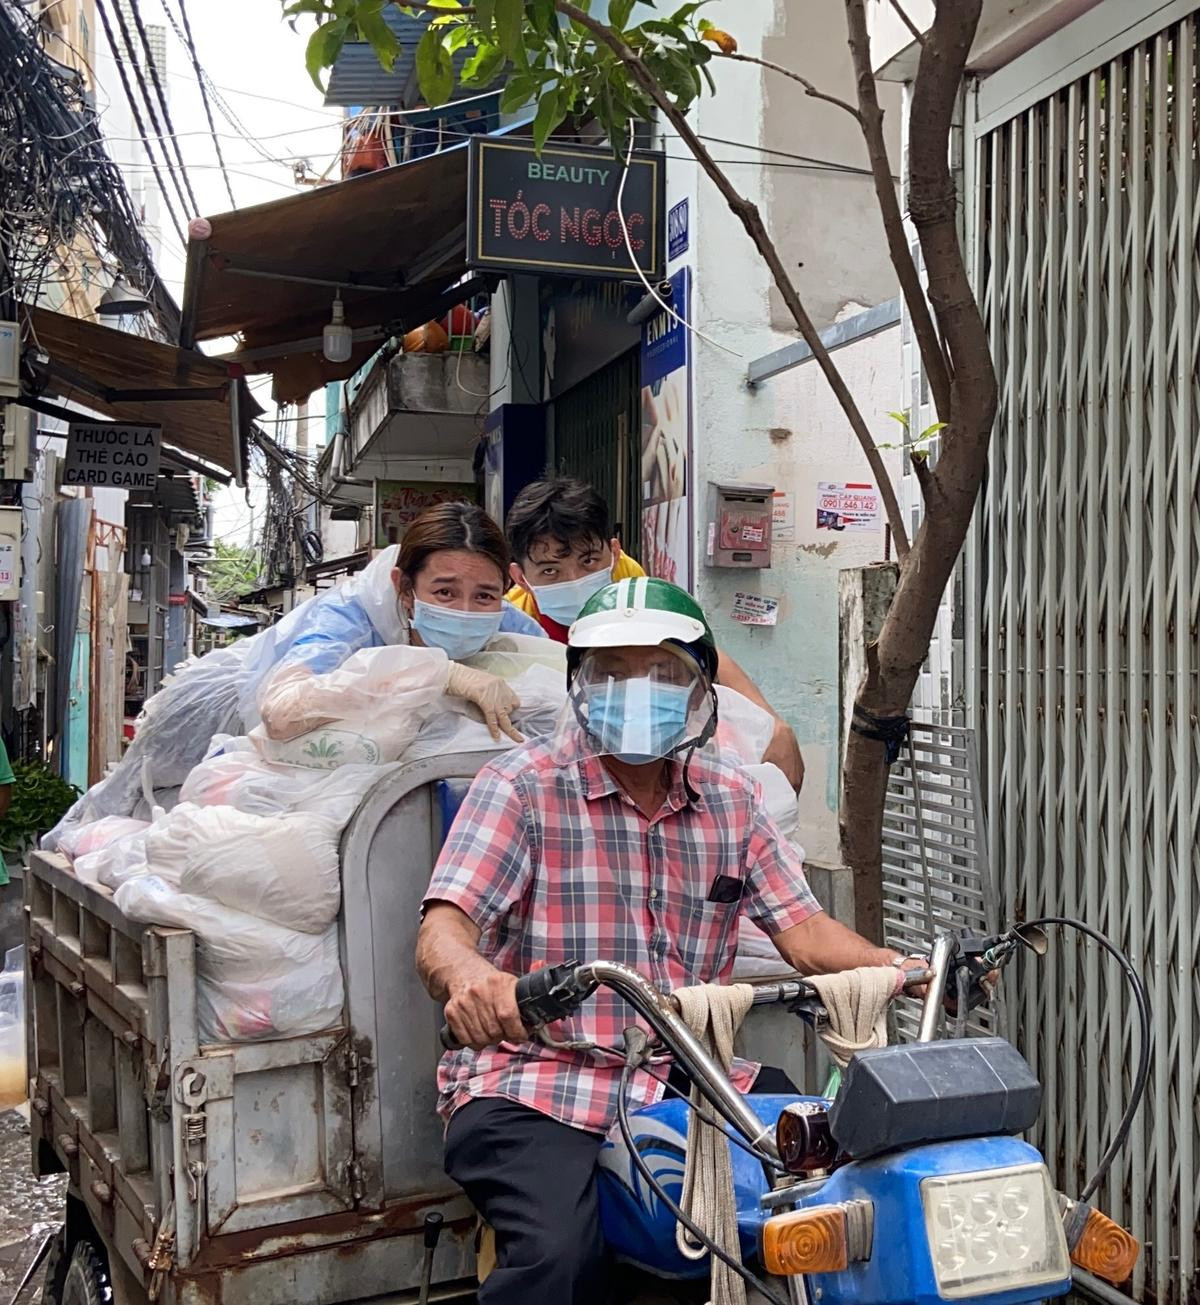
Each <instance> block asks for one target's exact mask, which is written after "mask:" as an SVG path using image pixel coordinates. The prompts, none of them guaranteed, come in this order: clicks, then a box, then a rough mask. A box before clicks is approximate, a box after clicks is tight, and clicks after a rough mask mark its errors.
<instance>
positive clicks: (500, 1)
mask: <svg viewBox="0 0 1200 1305" xmlns="http://www.w3.org/2000/svg"><path fill="white" fill-rule="evenodd" d="M524 18H525V6H524V4H522V2H521V0H496V35H497V37H498V38H499V41H500V48H501V49H502V50H503V51H504V53H505V54H506V55H508V57H509V58H510V59H511V60H512V61H513V62H514V63H519V64H524V62H525V43H524V40H523V35H524V26H525V24H524Z"/></svg>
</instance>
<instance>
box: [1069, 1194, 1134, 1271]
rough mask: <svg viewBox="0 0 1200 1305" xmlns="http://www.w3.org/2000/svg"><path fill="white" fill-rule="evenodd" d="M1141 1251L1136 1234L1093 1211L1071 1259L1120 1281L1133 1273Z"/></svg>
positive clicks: (1083, 1266) (1090, 1269) (1080, 1265)
mask: <svg viewBox="0 0 1200 1305" xmlns="http://www.w3.org/2000/svg"><path fill="white" fill-rule="evenodd" d="M1141 1250H1142V1247H1141V1243H1140V1242H1139V1241H1138V1239H1137V1238H1136V1237H1135V1236H1134V1235H1133V1234H1132V1233H1128V1232H1126V1231H1125V1229H1124V1228H1122V1227H1121V1225H1120V1224H1118V1223H1114V1222H1113V1221H1112V1220H1111V1219H1110V1218H1109V1217H1108V1215H1106V1214H1101V1213H1100V1211H1099V1210H1089V1211H1088V1216H1087V1221H1086V1222H1085V1223H1084V1225H1083V1231H1082V1232H1081V1233H1080V1234H1079V1240H1078V1241H1077V1242H1076V1243H1075V1245H1074V1246H1073V1247H1072V1248H1071V1262H1072V1264H1077V1265H1078V1266H1079V1267H1080V1268H1081V1269H1086V1270H1087V1271H1088V1272H1089V1273H1094V1274H1095V1275H1096V1277H1097V1278H1104V1279H1105V1280H1106V1281H1107V1282H1111V1283H1114V1284H1116V1283H1121V1282H1124V1281H1125V1280H1126V1278H1128V1277H1129V1276H1130V1274H1132V1273H1133V1266H1134V1265H1135V1264H1136V1263H1137V1259H1138V1256H1139V1255H1140V1254H1141Z"/></svg>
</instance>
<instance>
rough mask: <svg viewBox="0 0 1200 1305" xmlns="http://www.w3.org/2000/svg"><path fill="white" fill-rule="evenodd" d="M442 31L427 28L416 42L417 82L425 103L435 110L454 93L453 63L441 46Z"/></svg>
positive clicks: (447, 52)
mask: <svg viewBox="0 0 1200 1305" xmlns="http://www.w3.org/2000/svg"><path fill="white" fill-rule="evenodd" d="M443 32H444V29H440V28H437V27H427V28H426V29H425V31H424V33H423V34H422V36H421V39H420V40H419V41H418V42H417V55H416V62H417V81H418V82H419V83H420V86H421V94H422V95H423V96H424V97H425V103H426V104H429V105H431V106H432V107H434V108H436V107H437V106H438V105H439V104H445V103H446V101H447V100H448V99H449V98H450V96H451V94H452V93H453V91H454V62H453V60H452V59H451V58H450V52H449V50H447V49H446V47H445V45H444V44H443V41H442V37H443Z"/></svg>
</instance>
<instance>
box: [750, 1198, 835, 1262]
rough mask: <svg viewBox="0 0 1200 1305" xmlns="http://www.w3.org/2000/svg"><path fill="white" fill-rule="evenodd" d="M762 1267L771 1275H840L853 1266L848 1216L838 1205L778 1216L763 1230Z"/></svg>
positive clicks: (794, 1211)
mask: <svg viewBox="0 0 1200 1305" xmlns="http://www.w3.org/2000/svg"><path fill="white" fill-rule="evenodd" d="M762 1256H763V1265H764V1267H765V1268H766V1270H767V1272H768V1273H774V1274H778V1275H779V1276H780V1277H784V1278H786V1277H788V1276H789V1275H790V1274H795V1273H837V1272H839V1271H840V1270H842V1269H844V1268H846V1267H847V1265H848V1264H849V1263H850V1249H849V1244H848V1238H847V1234H846V1212H845V1210H844V1209H842V1207H841V1206H837V1205H818V1206H814V1207H813V1208H812V1209H811V1210H792V1211H790V1212H789V1213H787V1214H777V1215H775V1217H774V1218H772V1219H768V1220H767V1221H766V1223H764V1224H763V1226H762Z"/></svg>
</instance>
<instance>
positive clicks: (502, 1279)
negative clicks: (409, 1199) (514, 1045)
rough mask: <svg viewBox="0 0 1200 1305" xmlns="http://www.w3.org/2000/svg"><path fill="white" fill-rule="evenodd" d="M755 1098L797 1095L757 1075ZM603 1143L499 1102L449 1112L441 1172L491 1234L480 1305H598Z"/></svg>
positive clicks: (787, 1084)
mask: <svg viewBox="0 0 1200 1305" xmlns="http://www.w3.org/2000/svg"><path fill="white" fill-rule="evenodd" d="M672 1077H674V1074H673V1075H672ZM672 1086H674V1084H672ZM754 1090H755V1091H756V1092H795V1091H796V1088H795V1086H794V1085H793V1084H792V1082H791V1080H790V1079H789V1078H788V1077H787V1075H786V1074H784V1073H783V1071H782V1070H779V1069H772V1068H769V1067H764V1068H763V1070H762V1071H761V1072H760V1074H759V1076H758V1078H757V1080H756V1081H755V1084H754ZM603 1140H604V1139H603V1137H601V1135H600V1134H599V1133H585V1132H583V1131H582V1129H578V1128H571V1127H570V1126H569V1125H567V1124H560V1123H558V1121H557V1120H554V1119H550V1118H549V1117H548V1116H546V1115H542V1114H539V1113H538V1112H537V1111H536V1110H530V1109H529V1108H528V1107H527V1106H519V1105H517V1104H516V1103H515V1102H513V1101H507V1100H505V1099H503V1098H502V1097H486V1098H484V1099H482V1100H478V1101H469V1102H467V1104H466V1105H465V1106H462V1107H460V1108H459V1109H458V1110H456V1111H455V1112H454V1114H453V1116H452V1117H451V1119H450V1127H449V1128H448V1129H447V1131H446V1172H447V1174H449V1175H450V1177H451V1178H453V1179H454V1181H455V1182H456V1183H458V1185H459V1186H460V1187H461V1188H462V1189H463V1190H464V1191H465V1192H466V1194H467V1195H468V1196H469V1197H470V1198H471V1201H472V1203H473V1204H474V1206H475V1208H476V1209H477V1210H478V1211H479V1213H480V1214H481V1215H482V1216H483V1218H484V1219H485V1220H487V1222H488V1224H490V1225H491V1227H492V1229H493V1230H494V1231H495V1234H496V1268H495V1269H494V1270H493V1271H492V1273H491V1274H489V1275H488V1279H487V1281H486V1282H485V1283H484V1284H483V1285H482V1287H480V1289H479V1298H478V1299H479V1305H605V1303H606V1302H607V1301H608V1299H609V1285H610V1280H611V1274H610V1270H609V1265H608V1263H607V1261H606V1257H605V1249H604V1235H603V1233H602V1232H601V1230H600V1210H599V1203H598V1201H597V1193H596V1157H597V1155H598V1154H599V1151H600V1145H601V1143H602V1142H603Z"/></svg>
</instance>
